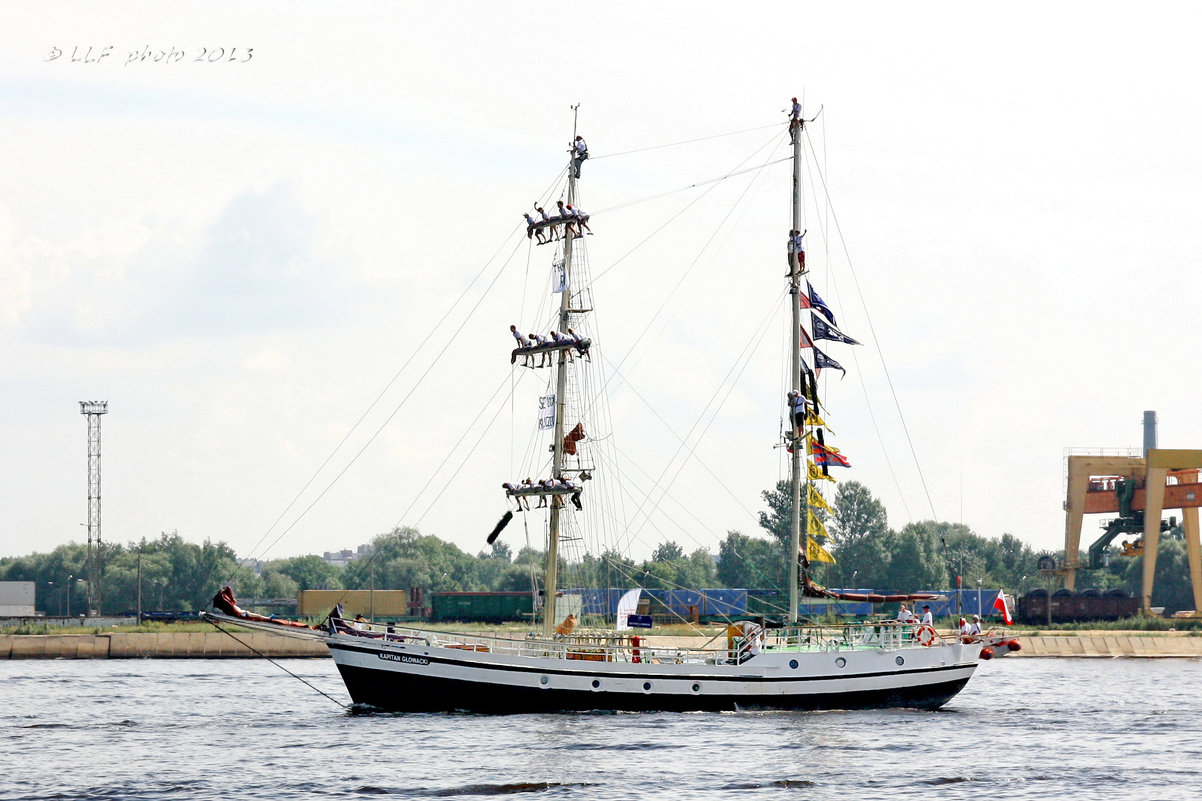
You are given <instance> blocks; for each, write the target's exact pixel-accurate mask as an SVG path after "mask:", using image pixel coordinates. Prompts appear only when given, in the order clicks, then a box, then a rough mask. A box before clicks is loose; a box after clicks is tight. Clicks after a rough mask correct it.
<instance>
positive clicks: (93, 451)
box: [79, 401, 109, 615]
mask: <svg viewBox="0 0 1202 801" xmlns="http://www.w3.org/2000/svg"><path fill="white" fill-rule="evenodd" d="M108 410H109V402H108V401H80V402H79V413H80V414H83V415H87V418H88V614H89V615H99V614H100V600H101V581H102V579H101V576H102V574H103V571H104V562H103V551H102V550H101V544H100V543H101V540H100V415H102V414H108ZM93 543H94V544H95V548H93Z"/></svg>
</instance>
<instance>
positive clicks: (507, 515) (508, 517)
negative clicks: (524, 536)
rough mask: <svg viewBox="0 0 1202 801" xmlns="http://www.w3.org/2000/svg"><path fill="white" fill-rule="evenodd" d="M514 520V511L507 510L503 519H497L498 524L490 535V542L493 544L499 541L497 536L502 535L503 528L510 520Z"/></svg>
mask: <svg viewBox="0 0 1202 801" xmlns="http://www.w3.org/2000/svg"><path fill="white" fill-rule="evenodd" d="M510 520H513V512H506V513H505V514H504V515H502V517H501V519H500V520H498V521H497V525H496V526H495V527H494V528H493V530H492V533H491V534H489V535H488V544H489V545H492V544H493V543H494V542H496V541H497V537H499V536H501V530H502V529H504V528H505V527H506V526H508V525H509V521H510Z"/></svg>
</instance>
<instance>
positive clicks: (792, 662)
mask: <svg viewBox="0 0 1202 801" xmlns="http://www.w3.org/2000/svg"><path fill="white" fill-rule="evenodd" d="M789 667H791V668H793V669H794V670H797V660H796V659H790V660H789Z"/></svg>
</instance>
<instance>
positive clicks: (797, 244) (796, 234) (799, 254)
mask: <svg viewBox="0 0 1202 801" xmlns="http://www.w3.org/2000/svg"><path fill="white" fill-rule="evenodd" d="M809 230H810V229H809V228H807V229H806V230H805V231H798V230H797V229H792V230H790V231H789V241H788V247H787V248H786V249H787V251H788V252H787V254H786V255H787V256H788V259H789V272H787V273H785V278H792V277H793V274H794V272H797V273H799V274H800V273H804V272H805V271H806V246H805V240H804V239H802V237H804V236H805V235H806V231H809Z"/></svg>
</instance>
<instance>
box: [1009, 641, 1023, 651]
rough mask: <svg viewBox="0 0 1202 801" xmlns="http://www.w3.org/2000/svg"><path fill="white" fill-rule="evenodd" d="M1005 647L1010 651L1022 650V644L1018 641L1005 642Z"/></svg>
mask: <svg viewBox="0 0 1202 801" xmlns="http://www.w3.org/2000/svg"><path fill="white" fill-rule="evenodd" d="M1006 647H1007V648H1009V649H1010V650H1011V651H1021V650H1022V649H1023V644H1022V643H1021V642H1019V641H1018V640H1006Z"/></svg>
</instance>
